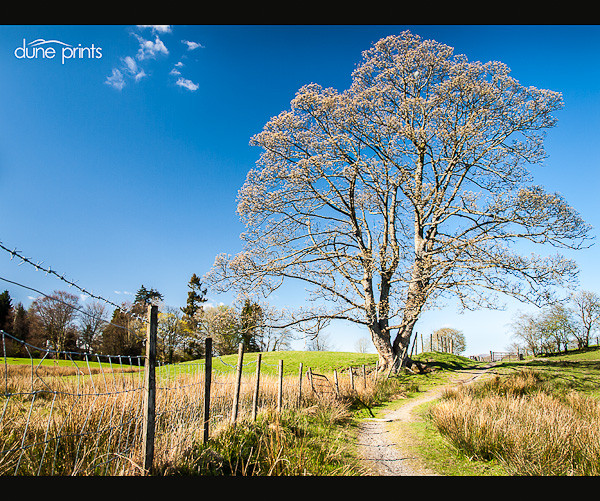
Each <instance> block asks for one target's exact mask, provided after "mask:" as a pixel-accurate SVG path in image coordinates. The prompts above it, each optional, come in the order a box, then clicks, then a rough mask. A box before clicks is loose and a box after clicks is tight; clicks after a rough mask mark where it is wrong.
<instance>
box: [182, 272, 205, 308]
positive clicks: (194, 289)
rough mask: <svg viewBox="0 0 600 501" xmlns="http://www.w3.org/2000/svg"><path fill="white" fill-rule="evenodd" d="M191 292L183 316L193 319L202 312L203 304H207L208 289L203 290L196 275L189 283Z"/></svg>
mask: <svg viewBox="0 0 600 501" xmlns="http://www.w3.org/2000/svg"><path fill="white" fill-rule="evenodd" d="M188 287H189V289H190V290H189V291H188V297H187V303H186V306H185V308H181V311H182V312H183V314H184V315H185V316H186V317H188V318H190V319H193V318H194V317H195V316H196V313H197V312H199V311H200V312H201V311H202V303H205V302H206V297H205V296H206V288H204V289H202V283H201V282H200V279H199V278H198V277H197V276H196V274H195V273H194V274H193V275H192V278H190V281H189V283H188Z"/></svg>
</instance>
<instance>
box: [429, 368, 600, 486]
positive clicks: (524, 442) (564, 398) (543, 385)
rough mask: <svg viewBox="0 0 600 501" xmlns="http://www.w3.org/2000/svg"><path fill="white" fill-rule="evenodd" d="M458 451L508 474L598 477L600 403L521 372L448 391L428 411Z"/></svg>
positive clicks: (599, 462) (529, 373)
mask: <svg viewBox="0 0 600 501" xmlns="http://www.w3.org/2000/svg"><path fill="white" fill-rule="evenodd" d="M430 415H431V418H432V420H433V423H434V424H435V426H436V427H437V428H438V430H439V431H440V432H441V433H442V435H443V436H444V437H446V438H447V439H448V441H449V442H450V443H452V444H453V445H454V446H455V447H456V448H457V449H458V450H459V451H461V452H462V453H463V454H465V455H466V456H468V457H471V458H474V459H483V460H490V459H496V460H498V461H500V462H502V464H503V465H504V468H505V470H506V471H507V472H508V473H509V474H512V475H537V476H541V475H552V476H559V475H599V474H600V402H598V401H597V400H596V399H593V398H591V397H587V396H584V395H581V394H578V393H576V392H574V391H563V390H562V389H561V390H559V391H556V389H553V387H552V384H551V382H549V381H548V380H547V379H546V378H544V377H542V375H541V374H539V373H537V372H535V371H531V370H524V371H520V372H518V373H515V374H513V375H509V376H505V377H502V378H501V377H497V376H496V377H494V378H492V379H490V380H489V381H486V382H483V383H479V384H477V383H476V384H473V385H465V386H462V387H459V388H457V389H454V390H451V391H447V392H446V393H445V394H444V396H443V399H442V401H441V402H440V403H439V404H438V405H436V406H435V407H433V408H432V410H431V411H430Z"/></svg>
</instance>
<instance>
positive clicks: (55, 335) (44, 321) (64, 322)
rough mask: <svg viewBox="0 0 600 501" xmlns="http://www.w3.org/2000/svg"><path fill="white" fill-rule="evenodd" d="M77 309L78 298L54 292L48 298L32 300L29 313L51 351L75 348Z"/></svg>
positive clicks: (73, 295)
mask: <svg viewBox="0 0 600 501" xmlns="http://www.w3.org/2000/svg"><path fill="white" fill-rule="evenodd" d="M78 309H79V297H78V296H76V295H75V294H71V293H69V292H65V291H54V292H53V293H52V295H50V296H41V297H38V298H36V299H34V300H33V302H32V303H31V305H30V306H29V313H30V314H32V315H34V316H35V318H36V320H37V322H38V323H39V326H40V328H41V332H39V335H40V336H41V338H42V340H43V341H47V342H48V343H49V344H50V346H51V348H52V349H53V350H55V351H57V352H64V351H67V350H74V349H75V348H76V339H77V323H76V322H77V317H78ZM65 357H66V354H65Z"/></svg>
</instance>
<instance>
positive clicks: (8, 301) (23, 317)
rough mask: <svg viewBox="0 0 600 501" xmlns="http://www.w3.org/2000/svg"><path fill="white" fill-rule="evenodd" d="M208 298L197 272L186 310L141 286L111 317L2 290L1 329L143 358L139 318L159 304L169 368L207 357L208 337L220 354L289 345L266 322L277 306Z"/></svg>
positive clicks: (88, 304)
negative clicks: (213, 302)
mask: <svg viewBox="0 0 600 501" xmlns="http://www.w3.org/2000/svg"><path fill="white" fill-rule="evenodd" d="M206 293H207V289H206V288H203V287H202V284H201V282H200V279H199V278H198V277H197V276H196V274H193V275H192V277H191V279H190V281H189V283H188V297H187V302H186V305H185V306H184V307H174V306H170V305H166V304H164V302H163V299H164V298H163V295H162V294H161V293H160V292H159V291H157V290H155V289H152V288H150V289H149V288H146V287H145V286H144V285H142V286H141V287H140V288H139V289H138V291H137V292H136V294H135V296H134V300H133V302H123V303H122V304H121V307H120V308H115V309H114V310H113V311H112V312H111V310H110V308H109V307H108V306H107V304H105V303H103V302H101V301H89V300H82V299H81V298H80V297H79V296H77V295H75V294H71V293H69V292H65V291H61V290H57V291H54V292H53V293H52V294H49V295H47V296H40V297H37V298H36V299H34V300H33V301H32V302H31V304H30V305H29V307H28V308H25V307H24V306H23V304H22V303H20V302H19V303H17V304H16V305H15V304H13V300H12V298H11V297H10V293H9V291H8V290H5V291H4V292H2V293H1V294H0V329H1V330H3V331H4V332H7V333H8V334H11V335H12V336H14V337H15V338H17V339H19V340H21V341H25V342H26V343H28V344H29V345H31V346H34V347H37V348H42V349H50V350H53V351H58V352H78V353H81V352H83V353H95V354H101V355H122V356H139V355H142V354H143V353H144V339H145V336H146V326H145V324H144V322H143V321H142V320H141V319H142V318H144V317H145V316H146V312H147V308H148V305H150V304H155V305H157V306H158V308H159V314H158V323H159V325H158V343H157V353H158V357H159V360H161V361H162V362H165V363H173V362H180V361H186V360H194V359H198V358H201V357H203V356H204V346H205V340H206V338H207V337H211V338H212V339H213V349H214V351H215V352H216V353H217V354H219V355H227V354H231V353H235V352H237V349H238V345H239V343H244V345H245V350H246V351H247V352H252V351H271V350H285V349H289V348H290V341H291V340H292V335H291V333H290V332H289V331H288V330H285V329H283V330H282V329H274V328H271V327H268V325H267V324H268V323H270V322H268V321H267V320H270V319H272V318H273V317H274V316H276V315H277V312H276V310H274V309H273V308H270V307H269V306H268V305H260V304H258V303H257V302H254V301H251V300H249V299H247V300H245V301H242V302H241V303H240V304H238V305H233V306H229V305H223V304H222V305H218V306H207V305H206V304H205V303H206V302H207V299H206ZM5 346H6V355H7V356H28V353H27V350H26V348H25V347H24V345H23V344H22V343H18V342H11V340H10V339H6V340H5ZM29 349H30V350H31V348H29ZM31 354H32V355H33V356H37V355H39V353H31Z"/></svg>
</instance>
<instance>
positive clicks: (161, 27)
mask: <svg viewBox="0 0 600 501" xmlns="http://www.w3.org/2000/svg"><path fill="white" fill-rule="evenodd" d="M136 26H137V27H138V28H140V29H144V28H150V29H152V31H153V32H155V33H171V31H173V29H172V27H171V25H170V24H138V25H136Z"/></svg>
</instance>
